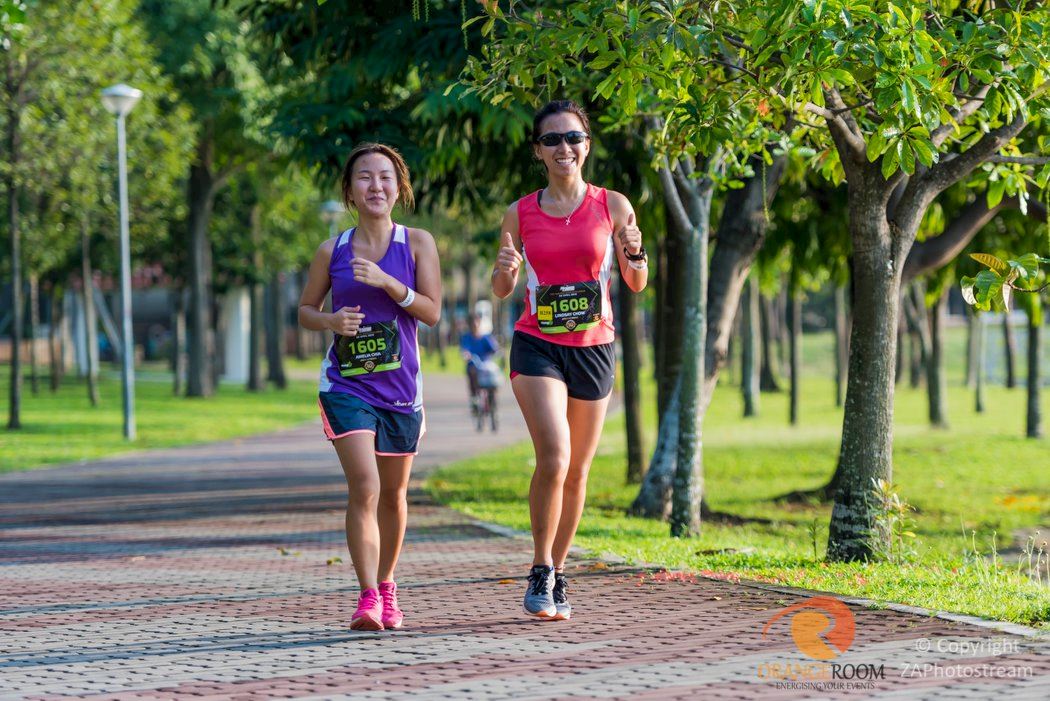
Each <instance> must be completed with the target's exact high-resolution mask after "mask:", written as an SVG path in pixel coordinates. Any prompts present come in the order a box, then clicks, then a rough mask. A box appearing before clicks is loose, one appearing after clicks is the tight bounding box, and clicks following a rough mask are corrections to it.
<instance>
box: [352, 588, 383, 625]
mask: <svg viewBox="0 0 1050 701" xmlns="http://www.w3.org/2000/svg"><path fill="white" fill-rule="evenodd" d="M350 630H383V599H382V597H380V596H379V591H378V590H376V589H365V590H364V591H363V592H361V596H360V597H358V599H357V610H356V611H354V617H353V618H352V619H350Z"/></svg>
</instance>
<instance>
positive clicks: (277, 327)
mask: <svg viewBox="0 0 1050 701" xmlns="http://www.w3.org/2000/svg"><path fill="white" fill-rule="evenodd" d="M267 287H268V288H269V290H268V293H267V295H266V298H267V305H266V308H267V309H268V310H269V317H270V323H269V324H268V328H267V330H266V367H267V376H266V379H267V380H269V381H270V382H272V383H273V384H274V386H276V387H277V389H287V387H288V377H287V376H286V375H285V372H284V296H283V295H282V294H281V274H280V273H278V272H275V273H273V274H272V275H271V276H270V284H269V285H268V286H267Z"/></svg>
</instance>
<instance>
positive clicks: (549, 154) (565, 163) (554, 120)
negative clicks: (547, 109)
mask: <svg viewBox="0 0 1050 701" xmlns="http://www.w3.org/2000/svg"><path fill="white" fill-rule="evenodd" d="M539 131H540V136H541V137H542V136H543V135H544V134H550V133H552V132H554V133H557V134H565V133H567V132H570V131H579V132H584V133H586V131H587V130H586V129H584V126H583V122H581V121H580V118H579V117H577V116H576V115H575V114H573V113H572V112H556V113H554V114H552V115H549V116H547V117H545V118H544V120H543V122H541V123H540V130H539ZM533 148H534V149H535V153H536V157H537V158H539V159H540V160H541V161H543V164H544V165H545V166H546V167H547V173H548V174H549V175H550V176H551V177H560V178H567V177H571V176H573V175H576V174H578V173H580V172H581V171H582V170H583V164H584V161H586V160H587V154H588V153H590V151H591V141H590V139H585V140H584V141H582V142H581V143H578V144H570V143H569V142H568V141H566V140H565V139H564V138H563V139H561V141H560V142H559V143H558V145H557V146H544V145H543V144H535V145H534V146H533Z"/></svg>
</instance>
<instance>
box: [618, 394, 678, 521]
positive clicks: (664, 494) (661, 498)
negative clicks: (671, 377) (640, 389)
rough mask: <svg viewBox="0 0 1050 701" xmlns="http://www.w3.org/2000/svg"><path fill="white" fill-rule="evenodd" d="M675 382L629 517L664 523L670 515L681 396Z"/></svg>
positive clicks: (629, 509)
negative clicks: (647, 467)
mask: <svg viewBox="0 0 1050 701" xmlns="http://www.w3.org/2000/svg"><path fill="white" fill-rule="evenodd" d="M680 389H681V384H680V383H676V384H675V386H674V388H673V389H672V390H671V396H670V397H669V398H668V400H667V407H666V409H665V410H664V416H662V417H660V422H659V429H658V430H657V436H656V448H655V449H654V450H653V458H652V460H650V461H649V469H648V470H646V472H645V476H644V477H643V478H642V487H641V489H639V490H638V496H636V497H635V498H634V501H633V502H632V503H631V506H630V507H628V509H627V513H628V515H630V516H641V517H643V518H655V519H660V520H661V521H664V520H666V519H667V518H668V516H670V513H671V486H672V483H673V481H674V473H675V457H676V455H677V452H678V419H679V416H680V413H679V411H678V407H679V404H680V402H679V394H680Z"/></svg>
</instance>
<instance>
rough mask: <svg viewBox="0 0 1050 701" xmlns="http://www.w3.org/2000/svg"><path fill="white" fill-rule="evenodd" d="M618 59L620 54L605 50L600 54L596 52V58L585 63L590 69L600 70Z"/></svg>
mask: <svg viewBox="0 0 1050 701" xmlns="http://www.w3.org/2000/svg"><path fill="white" fill-rule="evenodd" d="M619 59H620V54H618V53H616V52H615V51H605V52H603V53H601V54H598V56H597V57H596V58H594V59H593V60H592V61H591V62H590V63H588V64H587V67H588V68H590V69H591V70H592V71H600V70H601V69H603V68H608V67H609V66H611V65H612V64H613V63H615V62H616V61H618V60H619Z"/></svg>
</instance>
